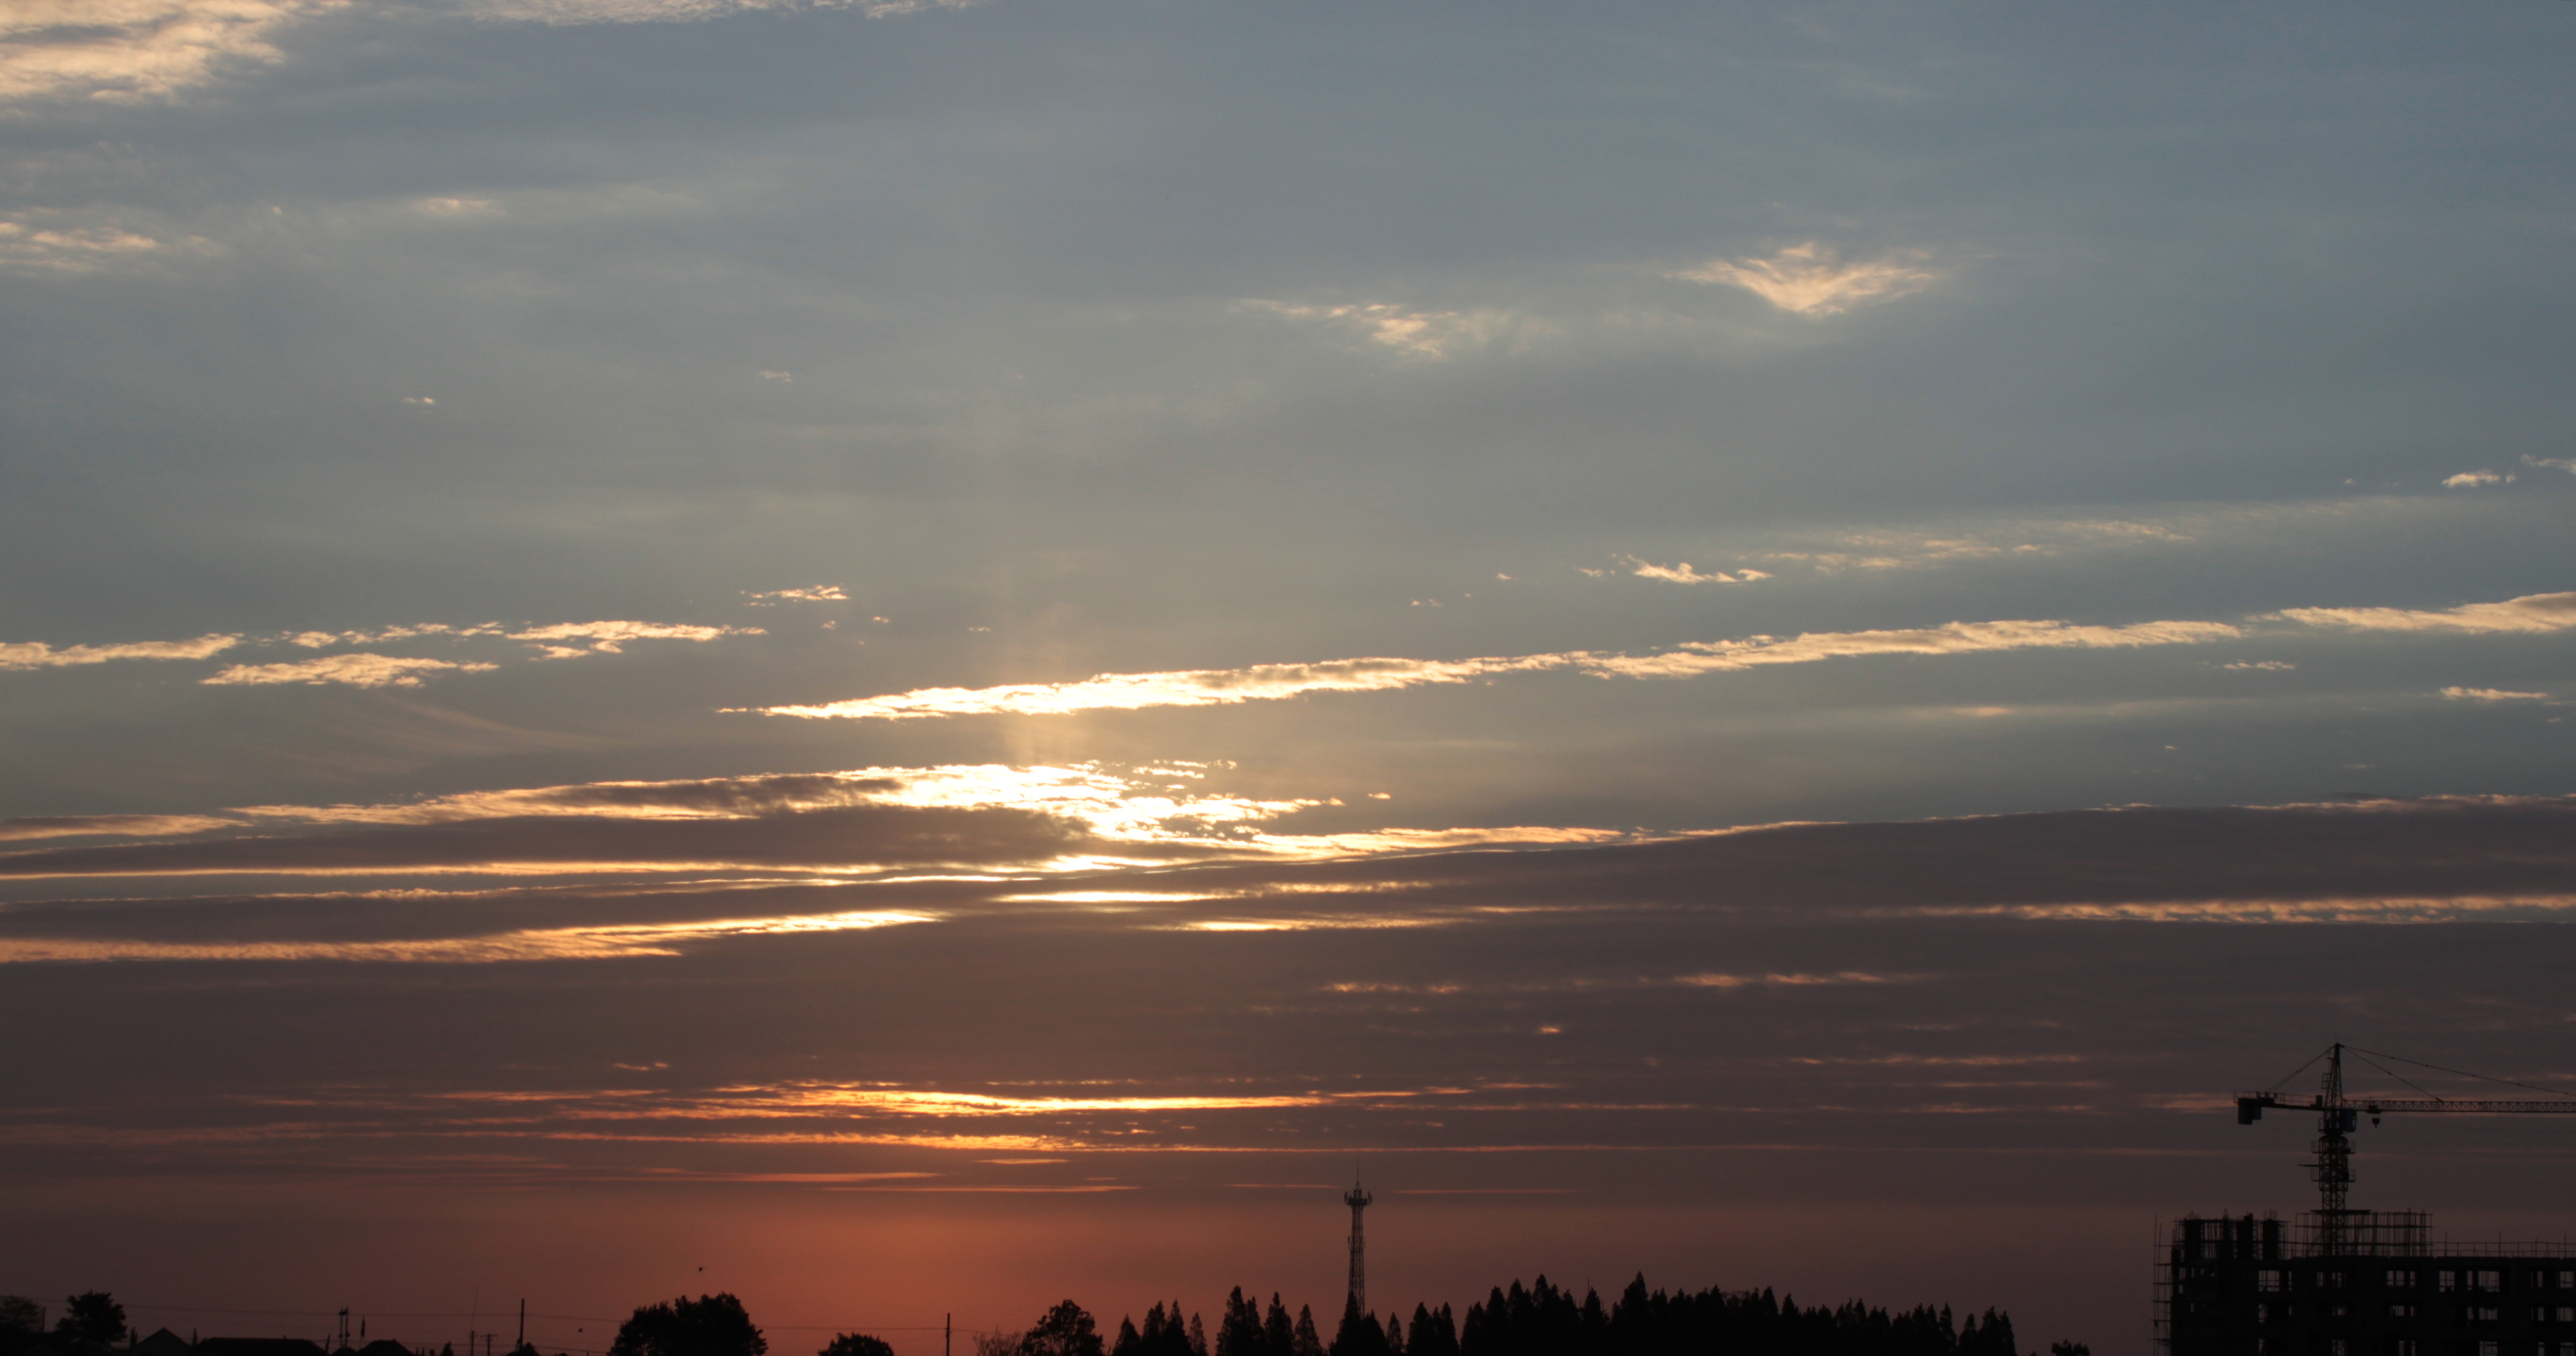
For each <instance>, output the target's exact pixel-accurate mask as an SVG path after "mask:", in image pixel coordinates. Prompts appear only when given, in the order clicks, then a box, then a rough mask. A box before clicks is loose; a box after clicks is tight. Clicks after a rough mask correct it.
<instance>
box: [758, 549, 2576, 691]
mask: <svg viewBox="0 0 2576 1356" xmlns="http://www.w3.org/2000/svg"><path fill="white" fill-rule="evenodd" d="M1631 560H1632V561H1633V560H1634V558H1633V557H1632V558H1631ZM1635 563H1637V564H1639V565H1640V566H1644V563H1643V562H1635ZM1687 568H1688V567H1687V566H1683V567H1678V568H1676V569H1673V570H1666V567H1661V566H1644V567H1643V568H1641V569H1640V570H1639V571H1638V572H1639V573H1646V572H1647V570H1649V569H1651V570H1659V571H1666V572H1665V573H1661V574H1655V575H1651V576H1650V577H1655V578H1668V577H1673V576H1674V575H1676V574H1678V573H1680V571H1682V570H1687ZM1739 577H1740V576H1739ZM1715 579H1716V576H1713V575H1701V574H1699V573H1698V572H1697V571H1689V580H1688V582H1693V583H1697V582H1708V581H1713V580H1715ZM2256 620H2258V621H2260V620H2272V621H2286V622H2291V623H2295V624H2298V625H2303V626H2318V627H2336V628H2342V629H2348V630H2363V631H2458V632H2516V631H2519V632H2544V631H2559V630H2566V629H2569V628H2576V593H2541V594H2530V595H2526V596H2524V597H2519V598H2513V599H2509V600H2507V601H2504V602H2500V603H2468V604H2463V605H2461V606H2459V607H2455V608H2449V609H2445V610H2441V611H2413V610H2407V609H2400V608H2289V609H2285V610H2283V611H2280V612H2275V613H2269V614H2265V616H2264V617H2262V618H2257V619H2256ZM2247 634H2248V632H2247V630H2246V628H2245V627H2244V626H2242V625H2239V624H2237V623H2233V622H2217V621H2185V620H2163V621H2148V622H2135V623H2131V624H2129V625H2125V626H2087V625H2080V624H2077V623H2074V622H2066V621H2049V620H2010V621H1987V622H1948V623H1945V624H1943V625H1940V626H1930V627H1916V628H1909V629H1901V630H1877V631H1822V632H1808V633H1805V634H1802V635H1797V636H1790V637H1780V636H1769V635H1755V636H1747V637H1743V638H1741V639H1735V640H1714V641H1685V642H1683V643H1682V644H1680V645H1676V646H1674V647H1673V648H1671V649H1668V650H1661V651H1650V652H1647V653H1643V654H1605V653H1600V652H1595V651H1582V650H1577V651H1566V652H1562V653H1554V654H1529V655H1508V656H1487V657H1481V658H1474V659H1449V660H1438V659H1401V658H1387V657H1374V658H1365V659H1336V660H1326V661H1320V662H1316V663H1309V664H1260V665H1253V666H1251V667H1248V668H1240V669H1186V670H1179V671H1174V672H1162V673H1104V674H1095V675H1093V676H1092V677H1089V678H1085V679H1082V680H1080V681H1076V682H1064V683H1017V684H1009V685H1005V686H1001V687H984V688H962V687H935V688H916V689H914V690H912V691H909V692H897V693H888V694H885V695H881V696H874V697H857V698H851V699H848V700H843V701H835V702H822V703H812V704H792V705H782V706H766V707H758V708H749V709H755V710H757V711H758V712H760V713H761V714H763V715H773V716H798V717H805V718H810V719H844V720H922V719H929V718H932V717H939V716H971V715H1022V716H1040V715H1066V714H1070V713H1072V712H1076V711H1103V710H1116V711H1128V710H1137V709H1141V708H1145V707H1163V706H1221V705H1231V704H1234V703H1239V702H1252V701H1277V700H1282V699H1285V698H1289V697H1298V696H1304V695H1306V694H1308V693H1315V692H1389V691H1395V690H1399V689H1403V688H1412V687H1425V686H1438V685H1447V684H1457V683H1468V682H1475V681H1479V680H1481V679H1486V678H1491V677H1496V676H1500V675H1503V674H1511V673H1533V672H1546V671H1558V672H1575V673H1583V674H1589V675H1591V676H1594V677H1600V678H1688V677H1695V676H1698V675H1701V674H1708V673H1722V672H1729V671H1733V670H1739V669H1752V668H1762V667H1768V666H1772V665H1779V664H1811V663H1817V662H1820V661H1823V660H1828V659H1849V658H1861V657H1866V656H1873V655H1959V654H1979V653H1995V652H2002V651H2012V650H2050V649H2056V650H2064V649H2086V650H2101V649H2140V648H2147V647H2155V646H2167V645H2206V644H2212V643H2215V642H2218V641H2224V640H2234V639H2239V638H2242V637H2244V636H2245V635H2247ZM2247 667H2253V668H2265V667H2289V665H2287V664H2285V663H2284V662H2283V661H2279V660H2264V661H2257V662H2255V663H2253V664H2251V665H2248V666H2247ZM729 709H733V710H742V709H745V708H729Z"/></svg>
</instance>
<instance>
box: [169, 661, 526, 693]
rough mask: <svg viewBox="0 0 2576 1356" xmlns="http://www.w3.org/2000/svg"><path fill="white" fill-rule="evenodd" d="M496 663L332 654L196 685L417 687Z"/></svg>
mask: <svg viewBox="0 0 2576 1356" xmlns="http://www.w3.org/2000/svg"><path fill="white" fill-rule="evenodd" d="M499 667H500V666H499V665H498V664H477V663H468V662H460V661H457V660H450V659H404V658H397V657H395V656H393V655H384V654H335V655H329V656H326V657H324V658H321V659H305V660H298V661H293V662H289V663H284V664H235V665H233V666H232V667H230V668H227V669H224V670H221V671H220V672H217V673H216V674H214V675H213V676H212V677H208V678H202V679H199V680H198V681H199V682H202V683H205V684H207V685H209V686H212V687H272V686H277V685H281V684H291V683H303V684H311V685H320V684H328V683H340V684H344V685H346V686H349V687H418V686H420V680H421V677H422V675H424V674H432V673H489V672H491V671H492V670H493V669H496V668H499Z"/></svg>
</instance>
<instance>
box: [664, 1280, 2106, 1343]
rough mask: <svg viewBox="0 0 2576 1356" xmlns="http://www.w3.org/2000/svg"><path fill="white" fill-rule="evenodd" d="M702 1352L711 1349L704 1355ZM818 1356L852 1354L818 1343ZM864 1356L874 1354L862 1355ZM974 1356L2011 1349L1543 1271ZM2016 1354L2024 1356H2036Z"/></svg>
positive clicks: (1077, 1310)
mask: <svg viewBox="0 0 2576 1356" xmlns="http://www.w3.org/2000/svg"><path fill="white" fill-rule="evenodd" d="M2049 1350H2050V1352H2051V1353H2052V1356H2092V1352H2091V1349H2090V1348H2089V1347H2087V1346H2086V1345H2085V1344H2084V1343H2081V1342H2073V1341H2060V1342H2056V1343H2052V1344H2051V1345H2050V1347H2049ZM708 1356H717V1354H716V1353H708ZM822 1356H859V1354H858V1353H846V1352H840V1351H836V1350H831V1349H827V1350H826V1351H824V1352H823V1353H822ZM869 1356H876V1354H875V1353H869ZM976 1356H2023V1352H2022V1350H2021V1346H2020V1342H2019V1339H2018V1338H2017V1337H2016V1336H2015V1334H2014V1333H2013V1325H2012V1316H2011V1315H2009V1314H2006V1313H2003V1312H2002V1311H2000V1310H1996V1309H1988V1310H1986V1311H1985V1312H1984V1313H1983V1314H1973V1313H1972V1314H1969V1315H1967V1316H1966V1318H1964V1319H1959V1318H1956V1317H1954V1316H1953V1315H1952V1313H1951V1311H1950V1309H1949V1308H1948V1307H1947V1306H1944V1307H1941V1308H1937V1309H1936V1308H1934V1307H1932V1306H1930V1305H1918V1306H1916V1307H1914V1308H1912V1309H1906V1310H1900V1311H1896V1312H1890V1311H1888V1310H1886V1309H1882V1308H1873V1307H1871V1306H1869V1305H1867V1304H1864V1303H1862V1302H1860V1301H1858V1300H1851V1301H1846V1302H1845V1303H1842V1304H1839V1305H1830V1306H1829V1305H1821V1304H1820V1305H1816V1306H1814V1307H1812V1308H1801V1307H1800V1306H1799V1304H1798V1301H1797V1300H1796V1298H1795V1297H1790V1298H1786V1299H1782V1298H1778V1297H1775V1296H1774V1295H1773V1293H1772V1292H1771V1291H1769V1290H1767V1289H1766V1290H1736V1291H1727V1290H1720V1289H1717V1288H1715V1287H1711V1288H1709V1289H1706V1290H1700V1291H1678V1292H1667V1291H1662V1290H1648V1289H1647V1288H1646V1278H1645V1277H1644V1276H1642V1275H1640V1276H1639V1277H1637V1278H1636V1279H1635V1280H1633V1281H1630V1282H1629V1283H1628V1288H1627V1289H1626V1290H1625V1291H1624V1292H1622V1293H1621V1294H1620V1296H1619V1298H1618V1300H1617V1302H1616V1303H1613V1304H1610V1305H1607V1306H1605V1305H1603V1304H1602V1302H1601V1296H1600V1295H1599V1294H1598V1293H1596V1292H1593V1291H1590V1290H1586V1291H1585V1292H1584V1295H1583V1297H1582V1298H1581V1299H1580V1300H1577V1299H1576V1298H1575V1296H1574V1292H1572V1291H1570V1290H1559V1289H1557V1288H1556V1287H1555V1286H1553V1285H1551V1284H1549V1282H1548V1279H1547V1278H1546V1277H1544V1276H1541V1277H1539V1278H1538V1280H1537V1282H1536V1283H1535V1284H1532V1285H1529V1286H1523V1285H1522V1284H1521V1283H1520V1282H1519V1281H1514V1282H1512V1284H1511V1287H1510V1288H1509V1289H1503V1288H1501V1287H1496V1288H1495V1290H1494V1291H1493V1293H1492V1294H1491V1295H1489V1296H1487V1297H1486V1299H1485V1301H1484V1302H1483V1303H1481V1304H1471V1305H1469V1306H1467V1314H1466V1318H1465V1319H1464V1321H1463V1322H1462V1321H1461V1320H1460V1319H1458V1318H1457V1317H1456V1316H1455V1315H1454V1314H1452V1313H1451V1312H1450V1309H1449V1306H1448V1305H1445V1304H1444V1305H1441V1306H1440V1307H1439V1308H1437V1309H1433V1308H1431V1307H1429V1306H1427V1305H1422V1304H1416V1305H1414V1306H1413V1317H1412V1320H1411V1321H1410V1322H1405V1321H1402V1320H1400V1319H1399V1318H1398V1317H1397V1316H1396V1315H1394V1314H1388V1315H1387V1316H1386V1318H1385V1319H1384V1320H1383V1321H1381V1320H1380V1319H1379V1318H1378V1317H1377V1315H1376V1314H1374V1313H1363V1312H1362V1311H1361V1310H1360V1308H1359V1305H1358V1303H1357V1302H1356V1301H1352V1300H1346V1301H1345V1302H1344V1303H1343V1306H1342V1318H1341V1322H1340V1323H1339V1324H1338V1325H1336V1327H1335V1328H1334V1331H1333V1339H1332V1341H1331V1342H1330V1343H1329V1344H1328V1343H1326V1342H1325V1341H1324V1340H1323V1339H1322V1336H1321V1334H1320V1333H1319V1332H1318V1331H1317V1329H1316V1327H1315V1317H1314V1313H1313V1311H1312V1310H1310V1309H1307V1308H1305V1307H1303V1306H1300V1307H1299V1309H1298V1310H1297V1315H1296V1317H1295V1318H1293V1319H1292V1318H1290V1317H1289V1315H1288V1306H1287V1304H1286V1303H1285V1302H1284V1301H1282V1300H1281V1299H1280V1297H1279V1296H1278V1295H1277V1294H1273V1295H1271V1297H1270V1302H1269V1304H1268V1305H1267V1306H1266V1307H1265V1306H1263V1305H1262V1304H1261V1303H1260V1302H1259V1301H1257V1300H1255V1299H1247V1298H1246V1297H1245V1296H1244V1293H1243V1290H1242V1288H1241V1287H1240V1286H1238V1287H1236V1288H1235V1290H1234V1292H1233V1293H1232V1294H1230V1295H1228V1296H1227V1297H1226V1301H1225V1314H1224V1316H1223V1317H1222V1318H1221V1319H1220V1320H1219V1321H1218V1323H1217V1330H1216V1340H1215V1343H1214V1344H1213V1347H1211V1344H1210V1343H1209V1341H1208V1335H1207V1331H1206V1329H1204V1328H1203V1327H1201V1326H1200V1323H1199V1317H1198V1315H1196V1314H1191V1315H1189V1316H1187V1317H1186V1318H1184V1317H1183V1315H1182V1311H1181V1306H1180V1304H1179V1303H1178V1302H1177V1301H1176V1302H1174V1303H1173V1304H1172V1305H1170V1306H1169V1307H1168V1308H1167V1307H1165V1306H1163V1305H1161V1304H1157V1305H1155V1306H1154V1307H1153V1308H1151V1309H1149V1310H1147V1311H1146V1313H1145V1322H1144V1326H1142V1327H1138V1326H1137V1324H1136V1322H1135V1320H1134V1319H1133V1318H1122V1319H1120V1320H1119V1322H1118V1335H1117V1338H1116V1339H1115V1342H1114V1344H1111V1343H1104V1342H1103V1341H1102V1339H1101V1336H1100V1332H1099V1327H1098V1325H1097V1324H1096V1323H1095V1322H1094V1321H1093V1319H1092V1317H1091V1315H1090V1314H1089V1313H1087V1312H1085V1311H1084V1309H1083V1308H1082V1306H1081V1305H1079V1304H1077V1303H1075V1302H1074V1301H1072V1300H1066V1301H1064V1302H1063V1303H1061V1304H1058V1305H1056V1306H1055V1307H1054V1308H1052V1309H1050V1310H1048V1311H1047V1312H1046V1313H1045V1314H1044V1315H1043V1316H1041V1317H1040V1318H1039V1320H1038V1322H1037V1324H1036V1325H1035V1326H1034V1327H1032V1328H1030V1329H1029V1330H1028V1332H1026V1333H1025V1334H1021V1335H1019V1336H1016V1337H1014V1336H1011V1335H1009V1334H993V1335H988V1336H986V1337H984V1338H981V1339H979V1340H978V1341H977V1343H976ZM2030 1356H2038V1354H2037V1353H2036V1352H2033V1353H2030Z"/></svg>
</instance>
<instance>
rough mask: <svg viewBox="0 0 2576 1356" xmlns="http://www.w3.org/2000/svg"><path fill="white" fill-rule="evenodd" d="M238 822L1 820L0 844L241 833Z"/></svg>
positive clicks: (183, 818) (202, 818) (201, 818)
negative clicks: (53, 840)
mask: <svg viewBox="0 0 2576 1356" xmlns="http://www.w3.org/2000/svg"><path fill="white" fill-rule="evenodd" d="M241 826H242V824H241V821H240V820H238V819H217V818H215V817H214V816H212V815H49V816H39V817H33V818H27V819H0V843H17V842H26V841H29V840H32V839H38V838H91V837H100V838H104V837H120V838H153V837H169V836H175V835H179V834H190V833H207V832H211V831H213V830H215V829H238V828H240V827H241Z"/></svg>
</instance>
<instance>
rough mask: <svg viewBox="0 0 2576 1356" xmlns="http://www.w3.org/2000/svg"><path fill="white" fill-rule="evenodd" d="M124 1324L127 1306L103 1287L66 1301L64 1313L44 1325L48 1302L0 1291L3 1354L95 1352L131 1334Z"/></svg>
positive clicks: (78, 1355)
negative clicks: (4, 1293)
mask: <svg viewBox="0 0 2576 1356" xmlns="http://www.w3.org/2000/svg"><path fill="white" fill-rule="evenodd" d="M132 1336H133V1334H132V1332H131V1331H130V1330H129V1329H127V1328H126V1326H125V1306H124V1305H122V1304H119V1303H117V1302H116V1297H115V1296H113V1295H110V1294H108V1293H107V1292H106V1291H104V1290H90V1291H84V1292H82V1293H81V1294H77V1295H73V1296H71V1297H70V1298H68V1299H65V1300H64V1301H63V1316H62V1317H61V1318H58V1319H55V1320H54V1325H53V1327H52V1328H51V1329H50V1330H48V1329H47V1328H46V1327H45V1306H43V1305H41V1304H38V1303H36V1302H35V1301H34V1300H31V1299H29V1298H27V1297H26V1296H24V1295H0V1356H33V1354H34V1353H40V1352H43V1353H62V1356H94V1353H98V1352H103V1351H106V1350H108V1349H109V1348H110V1347H117V1346H123V1345H124V1344H125V1343H126V1342H127V1341H128V1340H130V1339H131V1338H132Z"/></svg>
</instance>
